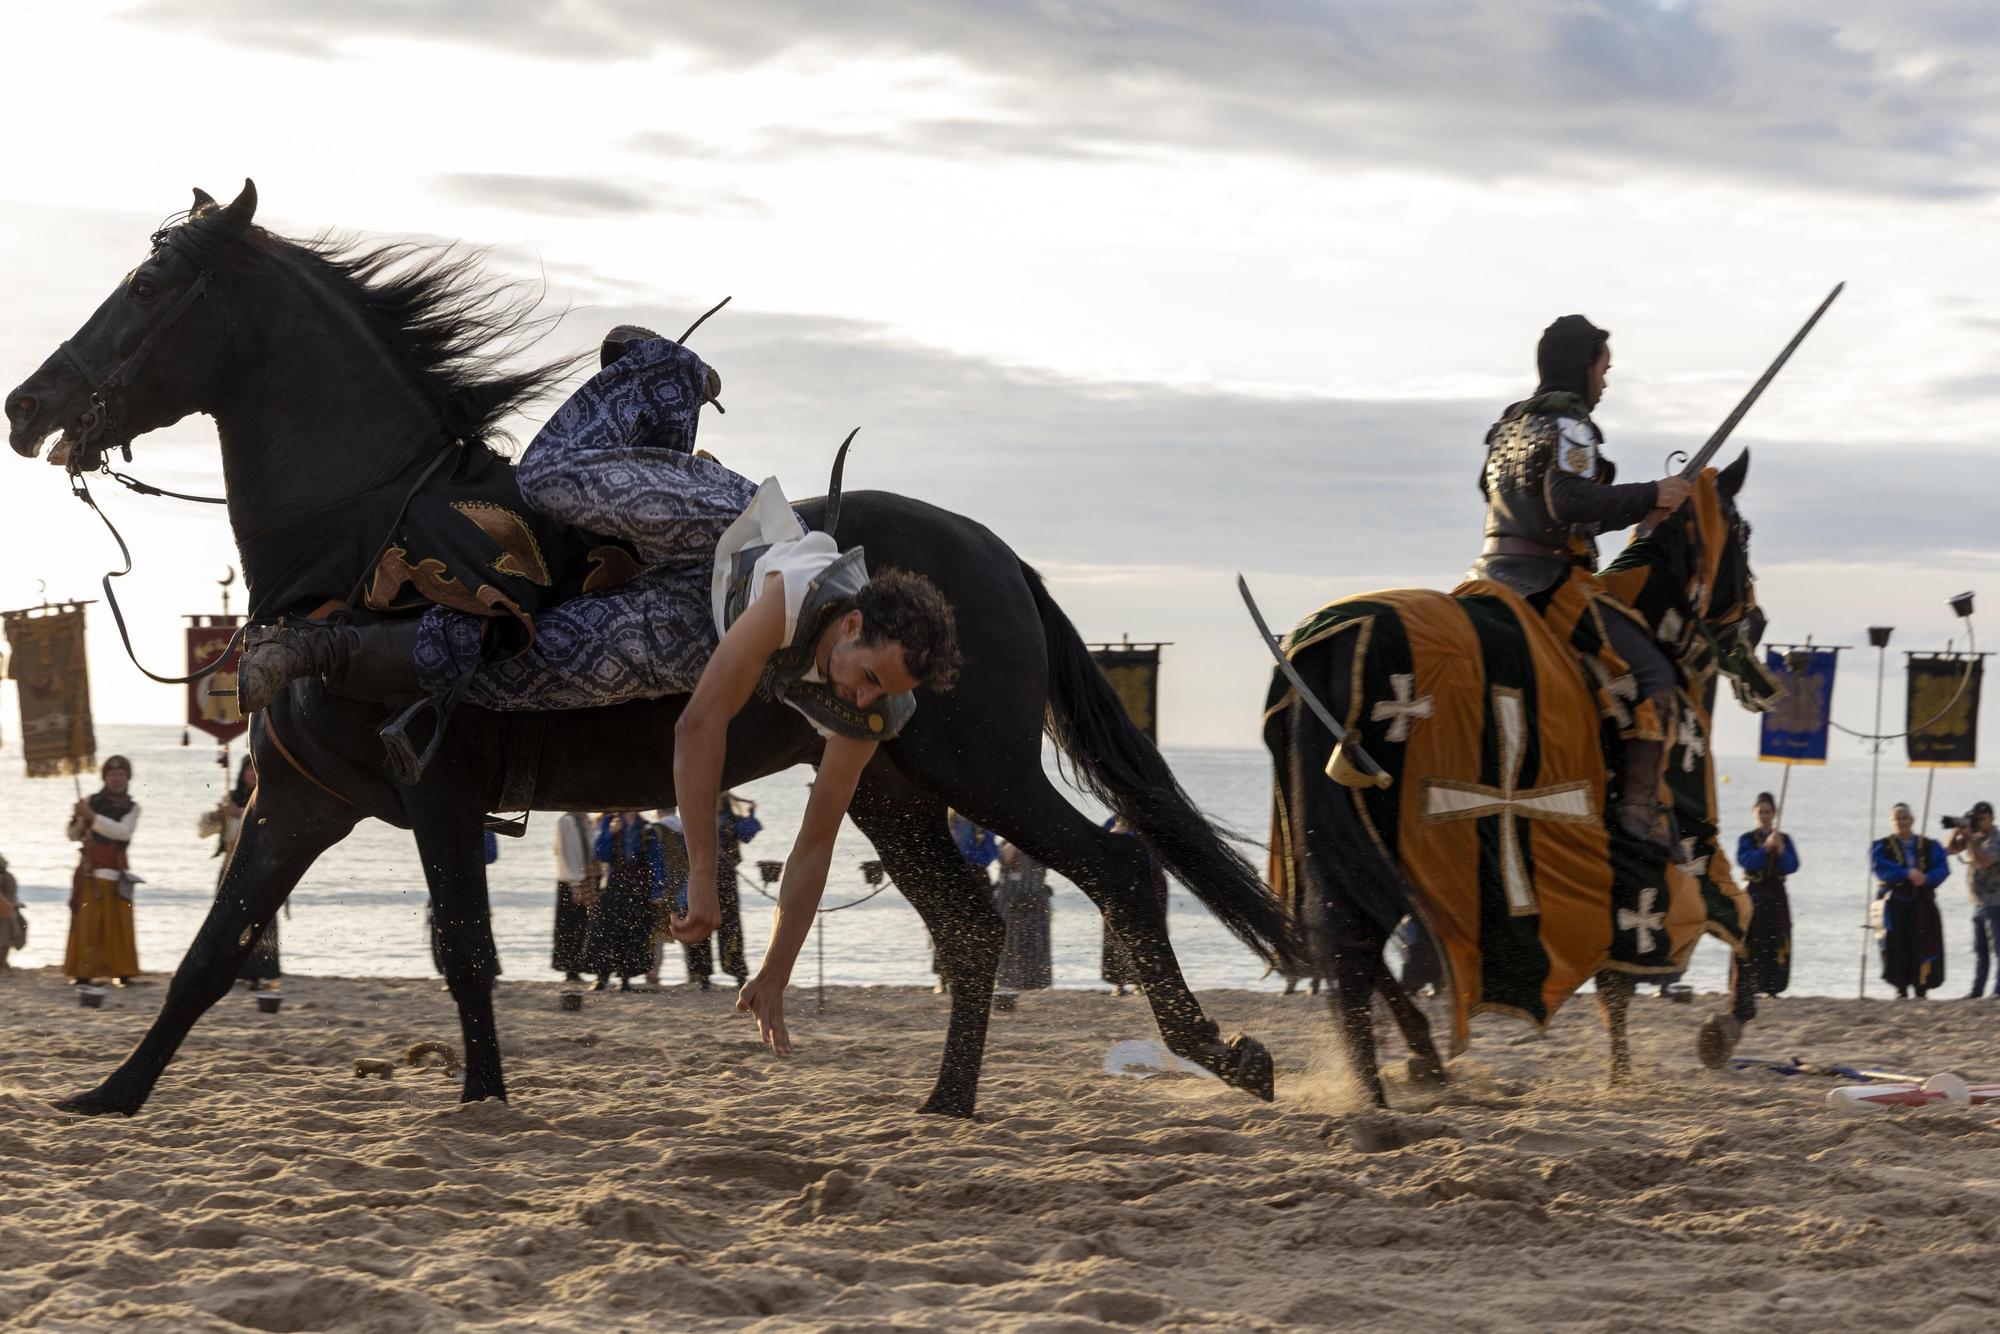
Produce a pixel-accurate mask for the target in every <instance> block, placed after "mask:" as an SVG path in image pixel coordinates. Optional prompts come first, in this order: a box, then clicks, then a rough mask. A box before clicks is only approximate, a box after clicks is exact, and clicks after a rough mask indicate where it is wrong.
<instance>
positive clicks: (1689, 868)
mask: <svg viewBox="0 0 2000 1334" xmlns="http://www.w3.org/2000/svg"><path fill="white" fill-rule="evenodd" d="M1694 844H1695V840H1694V838H1693V837H1692V836H1689V837H1687V838H1684V839H1682V840H1681V859H1680V860H1679V861H1677V862H1675V863H1674V865H1675V866H1677V867H1679V868H1680V869H1681V870H1683V871H1685V872H1687V873H1688V874H1689V875H1691V876H1693V877H1694V878H1695V879H1697V880H1699V879H1701V877H1702V873H1703V872H1704V871H1706V870H1707V869H1708V858H1706V857H1704V856H1702V855H1701V854H1700V853H1698V852H1696V851H1695V847H1694Z"/></svg>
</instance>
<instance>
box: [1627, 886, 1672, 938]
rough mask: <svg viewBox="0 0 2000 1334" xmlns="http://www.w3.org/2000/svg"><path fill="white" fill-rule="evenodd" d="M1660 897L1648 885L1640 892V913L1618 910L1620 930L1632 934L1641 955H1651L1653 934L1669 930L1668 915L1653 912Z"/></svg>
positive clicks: (1656, 891)
mask: <svg viewBox="0 0 2000 1334" xmlns="http://www.w3.org/2000/svg"><path fill="white" fill-rule="evenodd" d="M1659 897H1660V895H1659V891H1658V890H1656V889H1654V888H1653V887H1652V886H1651V885H1647V886H1646V887H1645V888H1644V889H1641V890H1640V891H1639V911H1637V912H1633V911H1632V910H1631V909H1630V908H1620V909H1619V910H1618V929H1619V930H1620V931H1630V932H1632V933H1633V934H1632V943H1633V944H1634V945H1635V946H1637V947H1638V952H1639V953H1640V954H1649V953H1651V952H1652V949H1653V933H1654V932H1655V931H1662V932H1664V931H1665V930H1666V929H1667V915H1666V914H1665V913H1658V912H1654V911H1653V904H1654V902H1655V901H1657V900H1658V898H1659Z"/></svg>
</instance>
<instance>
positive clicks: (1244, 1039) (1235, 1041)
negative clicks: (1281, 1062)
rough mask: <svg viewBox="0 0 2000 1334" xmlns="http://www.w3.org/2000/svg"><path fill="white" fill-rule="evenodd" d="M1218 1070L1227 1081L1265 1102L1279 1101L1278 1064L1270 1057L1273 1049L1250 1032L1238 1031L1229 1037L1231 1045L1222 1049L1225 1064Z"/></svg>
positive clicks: (1225, 1081)
mask: <svg viewBox="0 0 2000 1334" xmlns="http://www.w3.org/2000/svg"><path fill="white" fill-rule="evenodd" d="M1216 1073H1217V1074H1219V1075H1221V1076H1222V1080H1223V1082H1224V1083H1225V1084H1232V1085H1234V1086H1235V1087H1237V1088H1240V1089H1242V1090H1243V1091H1244V1092H1246V1093H1249V1094H1252V1095H1253V1096H1255V1097H1258V1098H1262V1099H1263V1100H1264V1101H1265V1102H1275V1101H1277V1098H1278V1067H1277V1064H1276V1063H1275V1062H1274V1061H1272V1060H1271V1053H1270V1052H1269V1051H1268V1050H1266V1049H1265V1047H1264V1044H1263V1043H1261V1042H1259V1041H1257V1039H1255V1038H1253V1037H1251V1036H1250V1035H1249V1034H1248V1033H1238V1034H1237V1035H1236V1036H1235V1037H1233V1038H1231V1039H1229V1045H1228V1047H1226V1048H1225V1049H1224V1050H1223V1057H1222V1068H1221V1069H1220V1070H1218V1071H1217V1072H1216Z"/></svg>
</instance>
